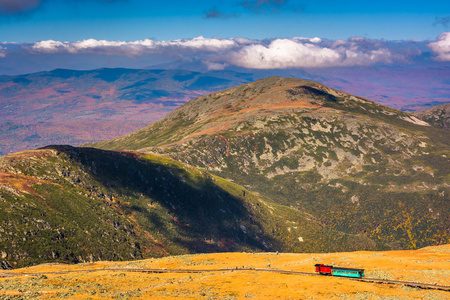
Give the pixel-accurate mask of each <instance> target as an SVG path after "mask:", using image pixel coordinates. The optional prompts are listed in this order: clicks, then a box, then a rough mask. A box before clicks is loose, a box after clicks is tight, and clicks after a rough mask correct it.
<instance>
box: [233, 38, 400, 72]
mask: <svg viewBox="0 0 450 300" xmlns="http://www.w3.org/2000/svg"><path fill="white" fill-rule="evenodd" d="M319 40H320V39H315V38H314V39H306V38H294V39H276V40H273V41H272V42H270V44H269V45H250V46H245V47H243V48H242V49H240V50H239V51H237V52H234V53H232V54H231V55H230V62H231V63H233V64H235V65H238V66H241V67H246V68H254V69H284V68H314V67H332V66H366V65H372V64H375V63H390V62H392V55H391V52H390V50H389V49H387V48H385V47H381V48H369V49H367V48H368V47H367V46H368V45H367V44H368V43H367V41H365V40H356V41H354V40H352V41H351V42H345V41H342V42H339V43H334V45H333V43H331V45H328V44H330V43H329V42H324V43H323V44H320V42H321V40H320V41H319ZM311 42H314V44H313V43H311ZM359 42H361V43H364V47H361V46H360V45H359V44H358V43H359ZM369 44H370V43H369Z"/></svg>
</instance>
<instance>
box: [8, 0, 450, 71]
mask: <svg viewBox="0 0 450 300" xmlns="http://www.w3.org/2000/svg"><path fill="white" fill-rule="evenodd" d="M448 32H450V1H436V0H434V1H428V2H424V1H416V0H409V1H406V0H396V1H385V0H379V1H361V0H359V1H354V0H347V1H345V0H343V1H331V0H322V1H301V0H247V1H245V0H244V1H242V0H236V1H234V0H230V1H224V0H209V1H205V0H200V1H179V0H166V1H143V0H0V74H19V73H22V72H32V71H39V70H49V69H52V68H56V67H64V68H77V67H78V68H85V69H86V68H97V67H104V66H110V67H113V66H121V67H147V66H151V65H154V64H158V63H166V62H170V61H175V60H180V59H181V60H184V61H193V60H198V61H201V62H202V63H203V64H204V65H205V66H206V67H207V68H208V69H223V68H226V67H229V66H237V67H245V68H266V69H271V68H288V67H294V68H306V67H313V68H314V67H325V66H338V67H339V66H343V67H348V66H366V65H374V64H399V63H402V64H404V63H407V64H411V63H413V62H417V61H424V60H429V61H432V62H439V63H441V64H443V63H445V62H448V61H449V60H450V33H448ZM300 37H304V38H306V39H299V38H300ZM308 38H309V39H308ZM313 38H315V39H313ZM399 41H400V42H399ZM430 57H431V58H430Z"/></svg>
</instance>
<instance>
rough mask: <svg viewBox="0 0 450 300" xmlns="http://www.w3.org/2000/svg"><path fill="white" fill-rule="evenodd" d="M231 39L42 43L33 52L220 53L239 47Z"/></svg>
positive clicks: (93, 40)
mask: <svg viewBox="0 0 450 300" xmlns="http://www.w3.org/2000/svg"><path fill="white" fill-rule="evenodd" d="M237 45H238V44H237V43H236V42H235V41H233V40H231V39H219V38H211V39H209V38H204V37H202V36H200V37H196V38H193V39H184V40H172V41H153V40H149V39H146V40H138V41H131V42H124V41H106V40H95V39H87V40H83V41H77V42H72V43H69V42H59V41H53V40H47V41H41V42H37V43H34V44H33V45H32V46H31V49H32V51H35V52H42V53H65V52H66V53H73V54H75V53H97V54H106V55H126V56H136V55H142V54H146V53H161V52H164V51H167V49H178V50H179V49H183V50H187V51H192V52H197V51H220V50H223V49H229V48H232V47H235V46H237Z"/></svg>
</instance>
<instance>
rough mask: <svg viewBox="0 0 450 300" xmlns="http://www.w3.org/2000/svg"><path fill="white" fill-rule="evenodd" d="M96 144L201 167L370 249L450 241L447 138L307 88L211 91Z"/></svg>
mask: <svg viewBox="0 0 450 300" xmlns="http://www.w3.org/2000/svg"><path fill="white" fill-rule="evenodd" d="M95 146H96V147H101V148H103V149H113V150H114V149H115V150H117V149H128V150H135V151H139V152H145V153H158V154H160V155H165V156H167V157H171V158H174V159H176V160H179V161H182V162H185V163H188V164H190V165H193V166H197V167H200V168H202V169H204V170H208V171H210V172H213V173H214V174H216V175H219V176H222V177H224V178H228V179H230V180H233V181H234V182H236V183H238V184H241V185H243V186H245V187H246V188H247V189H249V190H251V191H253V192H257V193H259V194H260V195H261V196H263V197H267V198H269V199H273V201H276V202H277V203H279V204H282V205H285V206H287V207H291V208H295V209H297V210H299V211H303V212H305V213H308V214H310V215H312V216H314V217H315V218H316V219H317V220H318V221H319V222H320V223H321V224H322V225H323V226H326V227H327V228H330V229H333V230H339V231H344V232H346V233H349V234H360V235H364V236H366V237H367V238H369V239H371V240H374V241H376V242H377V243H378V244H377V247H379V248H382V247H386V245H388V246H389V247H391V248H394V249H402V248H403V249H405V248H406V249H416V248H418V247H423V246H427V245H437V244H444V243H449V242H450V219H449V217H448V216H449V215H450V211H449V206H448V199H449V193H450V191H449V185H448V182H449V179H450V178H449V177H450V173H449V170H450V168H449V165H450V162H449V156H450V152H449V149H450V148H449V146H450V135H449V133H448V131H445V130H440V129H437V128H434V127H432V126H430V125H429V124H428V123H426V122H424V121H422V120H419V119H418V118H416V117H414V116H412V115H410V114H407V113H405V112H401V111H398V110H395V109H392V108H389V107H386V106H382V105H379V104H376V103H374V102H372V101H369V100H367V99H364V98H361V97H357V96H353V95H350V94H347V93H345V92H341V91H338V90H334V89H331V88H328V87H326V86H324V85H322V84H320V83H317V82H311V81H306V80H300V79H295V78H280V77H270V78H267V79H262V80H258V81H256V82H253V83H248V84H244V85H241V86H238V87H235V88H230V89H227V90H224V91H221V92H216V93H212V94H210V95H207V96H203V97H200V98H197V99H194V100H192V101H190V102H188V103H187V104H185V105H183V106H182V107H180V108H178V109H176V110H175V111H173V112H172V113H170V114H168V115H167V116H166V117H164V118H163V119H161V120H160V121H158V122H155V123H153V124H151V125H149V126H147V127H145V128H143V129H141V130H139V131H137V132H135V133H132V134H129V135H126V136H123V137H120V138H116V139H113V140H110V141H106V142H102V143H98V144H95Z"/></svg>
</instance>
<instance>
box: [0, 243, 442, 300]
mask: <svg viewBox="0 0 450 300" xmlns="http://www.w3.org/2000/svg"><path fill="white" fill-rule="evenodd" d="M315 263H326V264H333V265H338V266H342V267H358V268H365V269H366V277H372V278H373V277H375V278H388V279H396V280H406V281H418V282H424V283H437V284H441V285H450V280H449V278H450V245H444V246H437V247H427V248H424V249H420V250H415V251H386V252H368V251H363V252H352V253H324V254H278V253H216V254H199V255H182V256H173V257H166V258H160V259H149V260H142V261H135V262H96V263H89V264H78V265H63V264H46V265H40V266H36V267H31V268H24V269H19V270H14V271H5V272H3V274H1V273H0V275H3V276H12V277H3V278H2V277H0V286H2V287H3V288H2V289H1V290H0V298H2V296H6V297H12V296H19V297H20V296H24V297H26V296H27V295H28V296H33V298H34V299H179V298H180V297H181V298H183V299H450V294H449V292H445V291H438V290H420V289H415V288H409V287H404V286H401V285H386V284H375V283H367V282H359V281H354V280H349V279H345V278H337V277H329V276H306V275H286V274H279V273H269V272H258V271H255V270H250V269H249V270H234V271H231V270H229V271H221V272H207V271H205V272H203V273H191V274H189V273H143V272H126V271H125V270H116V271H112V270H105V269H106V268H165V269H201V270H208V269H210V270H212V269H218V268H235V267H239V268H242V267H246V268H268V267H269V264H270V268H274V269H283V270H296V271H305V272H313V271H314V267H313V266H314V264H315ZM25 275H28V276H25Z"/></svg>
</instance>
